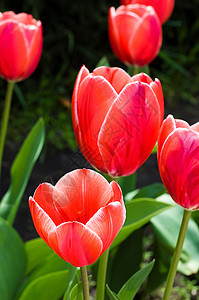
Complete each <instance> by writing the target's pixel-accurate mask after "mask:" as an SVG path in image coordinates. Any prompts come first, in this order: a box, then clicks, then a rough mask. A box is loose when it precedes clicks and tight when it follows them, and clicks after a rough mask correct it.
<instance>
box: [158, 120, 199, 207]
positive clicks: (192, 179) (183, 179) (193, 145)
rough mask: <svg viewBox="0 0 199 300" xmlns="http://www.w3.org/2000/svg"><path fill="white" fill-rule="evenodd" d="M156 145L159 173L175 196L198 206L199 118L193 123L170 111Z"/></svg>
mask: <svg viewBox="0 0 199 300" xmlns="http://www.w3.org/2000/svg"><path fill="white" fill-rule="evenodd" d="M157 149H158V150H157V155H158V165H159V171H160V176H161V178H162V181H163V183H164V185H165V187H166V189H167V190H168V192H169V194H170V195H171V197H172V198H173V200H174V201H175V202H176V203H177V204H179V205H180V206H182V207H183V208H185V209H187V210H197V209H199V122H198V123H196V124H194V125H192V126H190V125H189V124H188V123H187V122H185V121H183V120H176V119H174V118H173V116H171V115H169V116H168V117H167V118H166V119H165V121H164V122H163V124H162V127H161V130H160V135H159V138H158V148H157Z"/></svg>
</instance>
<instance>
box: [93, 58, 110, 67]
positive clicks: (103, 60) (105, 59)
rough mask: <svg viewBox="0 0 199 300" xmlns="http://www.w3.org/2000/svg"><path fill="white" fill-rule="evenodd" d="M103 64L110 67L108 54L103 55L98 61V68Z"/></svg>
mask: <svg viewBox="0 0 199 300" xmlns="http://www.w3.org/2000/svg"><path fill="white" fill-rule="evenodd" d="M102 66H105V67H110V64H109V61H108V58H107V57H106V56H103V57H102V58H101V59H100V61H99V62H98V64H97V66H96V68H98V67H102Z"/></svg>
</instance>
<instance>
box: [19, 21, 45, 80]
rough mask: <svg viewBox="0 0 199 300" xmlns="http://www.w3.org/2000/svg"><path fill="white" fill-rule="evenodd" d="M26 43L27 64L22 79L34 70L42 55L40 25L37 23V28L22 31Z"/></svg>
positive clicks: (30, 27)
mask: <svg viewBox="0 0 199 300" xmlns="http://www.w3.org/2000/svg"><path fill="white" fill-rule="evenodd" d="M23 31H24V35H25V37H26V41H27V42H28V44H29V45H28V50H29V51H28V52H29V53H28V64H27V69H26V70H25V72H24V74H23V79H25V78H27V77H29V76H30V75H31V74H32V73H33V72H34V70H35V69H36V67H37V65H38V63H39V60H40V58H41V53H42V44H43V36H42V24H41V22H40V21H38V22H37V26H34V25H31V26H29V27H27V28H26V27H25V28H24V29H23Z"/></svg>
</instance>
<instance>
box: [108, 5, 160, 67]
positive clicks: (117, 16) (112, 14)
mask: <svg viewBox="0 0 199 300" xmlns="http://www.w3.org/2000/svg"><path fill="white" fill-rule="evenodd" d="M108 23H109V39H110V44H111V47H112V49H113V52H114V53H115V55H116V56H117V57H118V58H119V59H120V60H121V61H122V62H123V63H125V64H127V65H138V66H144V65H147V64H149V63H150V62H151V61H152V60H154V58H155V57H156V56H157V54H158V52H159V50H160V47H161V45H162V28H161V24H160V21H159V18H158V16H157V14H156V13H155V11H154V9H153V7H152V6H146V5H140V4H132V5H126V6H125V5H122V6H120V7H119V8H117V9H116V10H115V8H114V7H111V8H110V9H109V22H108Z"/></svg>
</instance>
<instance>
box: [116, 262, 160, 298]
mask: <svg viewBox="0 0 199 300" xmlns="http://www.w3.org/2000/svg"><path fill="white" fill-rule="evenodd" d="M154 263H155V261H154V260H153V261H152V262H151V263H150V264H148V265H147V266H145V267H144V268H143V269H141V270H139V271H138V272H137V273H135V274H134V275H133V276H132V277H131V278H130V279H129V280H128V281H127V282H126V283H125V284H124V285H123V287H122V288H121V290H120V291H119V293H118V297H119V299H121V300H129V299H134V297H135V295H136V293H137V291H138V290H139V288H140V286H141V285H142V283H143V282H144V281H145V279H146V278H147V276H148V275H149V274H150V272H151V270H152V268H153V265H154Z"/></svg>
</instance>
